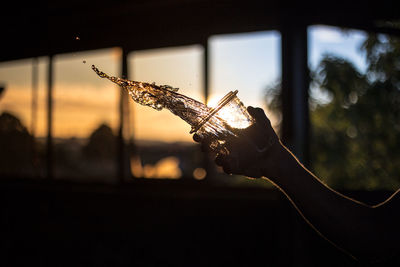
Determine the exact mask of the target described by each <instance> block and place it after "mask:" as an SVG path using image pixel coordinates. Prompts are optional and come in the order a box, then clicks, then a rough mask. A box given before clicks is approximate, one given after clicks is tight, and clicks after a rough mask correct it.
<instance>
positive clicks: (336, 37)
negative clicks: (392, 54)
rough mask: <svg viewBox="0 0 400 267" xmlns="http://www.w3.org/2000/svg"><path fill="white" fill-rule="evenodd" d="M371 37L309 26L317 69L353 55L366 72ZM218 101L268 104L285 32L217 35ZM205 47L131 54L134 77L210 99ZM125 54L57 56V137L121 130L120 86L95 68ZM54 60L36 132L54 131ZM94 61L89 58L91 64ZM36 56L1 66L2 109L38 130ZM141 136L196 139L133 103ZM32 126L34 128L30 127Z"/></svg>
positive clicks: (112, 65) (111, 67)
mask: <svg viewBox="0 0 400 267" xmlns="http://www.w3.org/2000/svg"><path fill="white" fill-rule="evenodd" d="M364 39H365V34H363V33H362V32H359V31H352V32H350V33H346V34H344V33H342V32H341V31H338V30H337V29H336V28H331V27H322V26H314V27H311V28H310V29H309V65H310V66H311V67H312V68H315V66H316V65H317V63H318V62H319V60H320V58H321V56H322V55H323V54H324V53H326V52H331V53H335V54H338V55H341V56H343V57H345V58H347V59H350V60H351V61H352V62H354V64H355V65H356V66H357V67H358V68H359V69H360V70H361V71H364V70H365V66H366V64H365V59H364V58H363V55H362V54H361V53H360V52H359V47H360V45H361V43H362V41H363V40H364ZM209 49H210V52H209V55H210V60H209V63H210V70H209V71H210V93H211V94H210V99H219V98H221V97H222V96H223V95H224V94H226V93H227V92H229V91H231V90H236V89H237V90H239V94H238V96H239V98H241V99H242V101H243V102H244V103H245V105H252V106H260V107H263V108H264V109H267V107H266V106H265V93H266V88H267V87H268V86H270V85H271V84H273V83H274V82H276V81H277V80H279V78H280V75H281V74H280V69H281V65H280V64H281V63H280V35H279V33H278V32H275V31H269V32H258V33H249V34H235V35H222V36H213V37H211V38H210V39H209ZM203 53H204V51H203V48H202V47H201V46H199V45H193V46H186V47H176V48H165V49H155V50H146V51H138V52H133V53H131V54H130V55H129V60H128V63H129V76H130V78H131V79H135V80H140V81H146V82H156V83H157V84H169V85H172V86H174V87H179V88H180V92H181V93H183V94H186V95H188V96H190V97H193V98H195V99H198V100H201V101H204V99H203V97H202V90H203V89H202V88H203V80H202V79H203V78H202V77H203V73H202V72H203V67H202V64H203ZM120 58H121V51H120V50H119V49H118V48H110V49H105V50H98V51H90V52H82V53H71V54H64V55H57V56H55V57H54V131H53V132H54V136H55V137H62V138H68V137H72V136H74V137H87V136H88V135H89V134H90V133H91V132H92V131H93V130H94V129H96V128H97V127H98V126H99V124H101V123H107V124H108V125H110V126H111V127H112V128H113V129H114V130H115V131H116V128H117V124H118V121H119V119H118V99H119V88H117V87H116V86H114V85H113V84H112V83H111V82H109V81H106V80H104V79H100V78H99V77H98V76H97V75H96V74H95V73H94V72H93V71H92V70H91V68H90V66H91V65H92V64H94V65H96V66H97V67H98V68H99V69H101V70H102V71H104V72H106V73H108V74H110V75H113V76H118V75H119V73H120V63H119V62H120ZM47 61H48V59H47V58H46V57H43V58H40V59H39V87H38V88H39V90H38V93H39V98H38V100H39V102H38V120H37V125H36V133H35V134H36V136H45V134H46V119H45V118H46V114H45V108H46V101H45V99H46V65H47ZM84 61H85V62H86V63H83V62H84ZM31 72H32V60H31V59H26V60H19V61H13V62H4V63H0V86H3V87H5V88H6V90H5V92H4V93H3V95H2V96H1V99H0V112H2V111H9V112H11V113H13V114H15V115H16V116H18V117H19V118H20V119H21V121H22V123H23V124H24V125H25V126H27V127H28V129H30V127H31V115H30V114H31V99H32V90H31V84H32V74H31ZM130 107H131V110H132V113H131V115H132V116H131V118H132V122H131V125H133V127H132V130H133V136H134V137H135V138H138V139H148V140H162V141H171V142H172V141H190V140H191V136H190V135H189V133H188V132H189V130H190V126H189V125H187V124H186V123H185V122H183V121H182V120H180V119H179V118H178V117H175V116H173V115H172V114H171V113H169V112H168V111H161V112H158V111H155V110H152V109H151V108H148V107H142V106H139V105H137V104H135V103H133V101H131V105H130ZM30 130H31V129H30Z"/></svg>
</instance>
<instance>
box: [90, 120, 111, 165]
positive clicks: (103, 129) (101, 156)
mask: <svg viewBox="0 0 400 267" xmlns="http://www.w3.org/2000/svg"><path fill="white" fill-rule="evenodd" d="M115 153H116V137H115V136H114V134H113V132H112V129H111V128H110V127H109V126H108V125H105V124H101V125H100V126H99V127H98V128H97V129H96V130H94V131H93V133H92V134H91V135H90V138H89V142H88V144H87V145H86V146H85V147H84V148H83V154H84V155H85V156H86V157H87V158H88V159H96V160H111V159H113V158H115V155H116V154H115Z"/></svg>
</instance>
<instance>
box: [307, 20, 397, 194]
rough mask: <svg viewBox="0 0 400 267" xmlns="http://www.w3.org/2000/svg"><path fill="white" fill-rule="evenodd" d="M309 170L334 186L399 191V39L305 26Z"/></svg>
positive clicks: (360, 32)
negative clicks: (308, 76)
mask: <svg viewBox="0 0 400 267" xmlns="http://www.w3.org/2000/svg"><path fill="white" fill-rule="evenodd" d="M309 39H310V42H309V51H310V52H309V65H310V68H311V70H312V72H313V80H312V84H311V100H310V104H311V123H312V133H313V137H312V141H311V150H312V153H311V156H312V166H313V168H314V170H315V172H316V174H317V175H318V176H321V178H322V179H325V181H326V182H327V183H328V184H330V185H331V186H333V187H336V188H338V189H368V190H372V189H397V188H398V187H399V186H400V181H399V179H398V174H399V172H400V169H399V167H398V166H400V165H399V163H400V162H399V159H400V149H399V148H400V143H399V141H398V140H399V138H398V137H399V134H400V127H399V121H400V118H399V114H400V113H399V103H400V102H399V101H400V90H399V89H400V88H399V83H398V81H399V79H400V77H399V75H398V73H399V66H400V65H399V62H398V53H400V52H399V51H400V45H399V40H398V39H396V38H393V37H390V36H387V35H382V34H367V33H365V32H362V31H356V30H343V29H339V28H334V27H325V26H312V27H310V28H309Z"/></svg>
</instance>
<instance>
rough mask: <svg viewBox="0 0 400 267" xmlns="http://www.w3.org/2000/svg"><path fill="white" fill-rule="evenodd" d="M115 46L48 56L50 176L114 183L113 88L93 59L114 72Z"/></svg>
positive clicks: (115, 114)
mask: <svg viewBox="0 0 400 267" xmlns="http://www.w3.org/2000/svg"><path fill="white" fill-rule="evenodd" d="M120 59H121V51H120V49H117V48H115V49H106V50H99V51H90V52H83V53H74V54H65V55H57V56H55V57H54V93H53V96H54V124H53V125H54V127H53V133H54V137H55V142H54V143H55V151H56V153H55V155H56V159H55V176H56V177H57V178H61V179H73V180H78V181H84V182H90V181H103V182H115V181H116V179H115V175H116V159H115V158H116V139H115V135H116V132H117V131H116V127H117V124H118V121H119V119H118V101H119V90H120V89H119V88H117V86H115V85H113V84H112V83H109V82H107V81H105V80H103V79H100V78H99V77H98V76H97V75H96V74H95V73H94V72H93V71H92V69H91V65H92V64H94V65H96V66H98V67H99V68H100V69H102V70H104V71H105V72H106V73H110V74H115V75H117V74H118V73H119V64H120V62H121V61H120Z"/></svg>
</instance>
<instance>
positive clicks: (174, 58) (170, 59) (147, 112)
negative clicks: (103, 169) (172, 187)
mask: <svg viewBox="0 0 400 267" xmlns="http://www.w3.org/2000/svg"><path fill="white" fill-rule="evenodd" d="M203 56H204V51H203V48H202V47H201V46H197V45H194V46H186V47H174V48H163V49H154V50H145V51H135V52H132V53H131V54H130V55H129V58H128V62H129V78H130V79H131V80H136V81H144V82H150V83H152V82H155V83H156V84H159V85H163V84H167V85H171V86H173V87H178V88H180V89H179V92H180V93H182V94H185V95H187V96H189V97H192V98H194V99H196V100H199V101H201V102H204V98H203V90H202V88H203ZM130 110H131V116H130V117H131V118H132V122H131V125H132V127H131V129H132V134H133V138H134V146H135V151H133V152H132V153H131V154H132V157H131V171H132V174H133V176H134V177H142V178H169V179H178V178H189V179H192V178H193V177H194V178H196V179H203V178H204V177H205V175H206V173H205V170H204V169H203V167H202V155H201V153H200V151H199V149H198V146H197V145H196V144H195V143H194V142H193V140H192V137H191V135H190V134H189V132H190V125H188V124H187V123H186V122H184V121H183V120H181V119H180V118H179V117H177V116H174V115H173V114H172V113H171V112H169V111H168V110H165V109H164V110H161V111H156V110H153V109H151V108H149V107H146V106H141V105H139V104H137V103H135V102H133V101H130Z"/></svg>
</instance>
